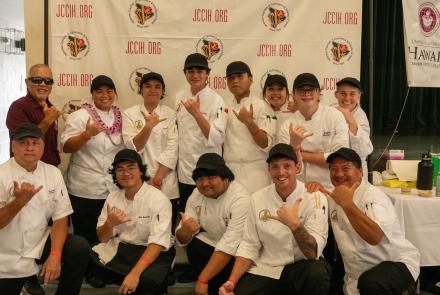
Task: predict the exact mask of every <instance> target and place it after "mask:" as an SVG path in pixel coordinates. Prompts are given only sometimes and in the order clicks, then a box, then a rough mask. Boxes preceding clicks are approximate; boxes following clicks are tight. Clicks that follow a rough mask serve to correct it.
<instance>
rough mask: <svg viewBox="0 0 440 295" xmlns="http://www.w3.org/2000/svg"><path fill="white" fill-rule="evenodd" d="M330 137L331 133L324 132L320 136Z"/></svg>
mask: <svg viewBox="0 0 440 295" xmlns="http://www.w3.org/2000/svg"><path fill="white" fill-rule="evenodd" d="M330 135H332V132H331V131H324V132H323V133H322V136H330Z"/></svg>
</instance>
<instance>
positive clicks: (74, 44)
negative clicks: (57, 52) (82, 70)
mask: <svg viewBox="0 0 440 295" xmlns="http://www.w3.org/2000/svg"><path fill="white" fill-rule="evenodd" d="M61 50H62V51H63V53H64V55H65V56H69V57H70V58H71V59H75V60H78V59H81V58H83V57H85V56H86V55H87V54H88V53H89V51H90V43H89V39H88V38H87V36H86V35H84V34H83V33H81V32H70V33H69V34H67V35H65V36H64V37H63V39H62V40H61Z"/></svg>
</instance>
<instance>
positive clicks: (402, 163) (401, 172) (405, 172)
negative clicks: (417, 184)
mask: <svg viewBox="0 0 440 295" xmlns="http://www.w3.org/2000/svg"><path fill="white" fill-rule="evenodd" d="M419 162H420V160H388V161H387V171H388V172H389V173H391V174H396V176H397V178H398V179H399V180H400V181H416V180H417V165H418V164H419Z"/></svg>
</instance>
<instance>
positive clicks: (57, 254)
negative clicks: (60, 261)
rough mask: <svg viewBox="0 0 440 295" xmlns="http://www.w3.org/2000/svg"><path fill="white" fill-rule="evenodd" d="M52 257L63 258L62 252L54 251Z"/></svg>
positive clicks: (51, 252) (51, 253)
mask: <svg viewBox="0 0 440 295" xmlns="http://www.w3.org/2000/svg"><path fill="white" fill-rule="evenodd" d="M50 256H55V257H58V258H61V251H60V250H52V251H50Z"/></svg>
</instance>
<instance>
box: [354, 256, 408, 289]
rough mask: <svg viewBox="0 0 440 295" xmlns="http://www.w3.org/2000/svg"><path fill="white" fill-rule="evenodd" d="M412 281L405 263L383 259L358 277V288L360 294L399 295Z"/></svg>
mask: <svg viewBox="0 0 440 295" xmlns="http://www.w3.org/2000/svg"><path fill="white" fill-rule="evenodd" d="M414 283H415V281H414V278H413V277H412V275H411V273H410V272H409V270H408V268H407V267H406V265H405V264H403V263H402V262H393V261H384V262H381V263H380V264H378V265H376V266H375V267H372V268H371V269H369V270H367V271H366V272H364V273H363V274H362V275H361V276H360V277H359V280H358V289H359V293H360V294H361V295H370V294H374V295H400V294H402V292H403V291H405V290H406V289H408V288H409V287H410V286H411V285H413V284H414Z"/></svg>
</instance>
